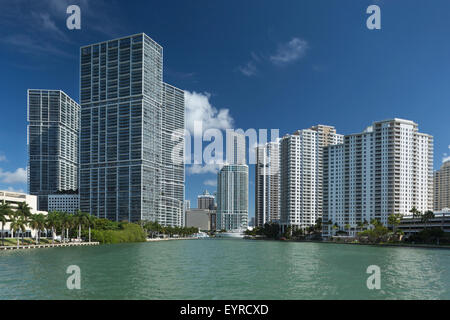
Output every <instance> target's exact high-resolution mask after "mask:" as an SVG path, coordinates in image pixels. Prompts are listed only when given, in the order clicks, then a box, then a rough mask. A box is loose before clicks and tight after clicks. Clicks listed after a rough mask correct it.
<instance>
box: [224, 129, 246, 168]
mask: <svg viewBox="0 0 450 320" xmlns="http://www.w3.org/2000/svg"><path fill="white" fill-rule="evenodd" d="M226 140H227V141H226V146H227V149H226V153H227V156H226V162H227V164H246V149H245V147H246V142H245V135H244V134H241V133H239V132H234V131H227V133H226Z"/></svg>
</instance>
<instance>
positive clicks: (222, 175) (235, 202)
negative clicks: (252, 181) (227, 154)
mask: <svg viewBox="0 0 450 320" xmlns="http://www.w3.org/2000/svg"><path fill="white" fill-rule="evenodd" d="M247 226H248V166H247V165H235V164H232V165H225V166H224V167H223V168H222V169H221V170H220V171H219V174H218V176H217V230H227V231H232V230H246V229H247Z"/></svg>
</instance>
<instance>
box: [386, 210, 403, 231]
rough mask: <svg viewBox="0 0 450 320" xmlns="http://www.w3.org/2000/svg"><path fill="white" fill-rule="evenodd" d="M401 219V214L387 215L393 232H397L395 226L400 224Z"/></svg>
mask: <svg viewBox="0 0 450 320" xmlns="http://www.w3.org/2000/svg"><path fill="white" fill-rule="evenodd" d="M401 219H402V215H401V214H399V213H398V214H391V215H390V216H389V217H388V223H389V224H390V225H391V226H392V231H393V232H394V233H396V232H397V226H398V225H399V224H400V222H401Z"/></svg>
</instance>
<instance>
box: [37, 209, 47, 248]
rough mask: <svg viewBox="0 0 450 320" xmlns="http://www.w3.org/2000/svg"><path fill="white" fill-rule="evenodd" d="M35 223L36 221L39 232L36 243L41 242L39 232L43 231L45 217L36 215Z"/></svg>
mask: <svg viewBox="0 0 450 320" xmlns="http://www.w3.org/2000/svg"><path fill="white" fill-rule="evenodd" d="M37 221H38V230H39V234H38V243H40V242H41V232H42V231H43V230H44V229H45V222H46V221H45V216H44V215H43V214H38V215H37Z"/></svg>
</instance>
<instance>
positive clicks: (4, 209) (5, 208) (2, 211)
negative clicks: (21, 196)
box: [0, 202, 13, 246]
mask: <svg viewBox="0 0 450 320" xmlns="http://www.w3.org/2000/svg"><path fill="white" fill-rule="evenodd" d="M12 214H13V211H12V209H11V206H10V205H9V203H6V202H5V203H2V204H0V223H1V224H2V246H4V245H5V233H4V230H5V224H6V223H7V222H8V218H9V216H11V215H12Z"/></svg>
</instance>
